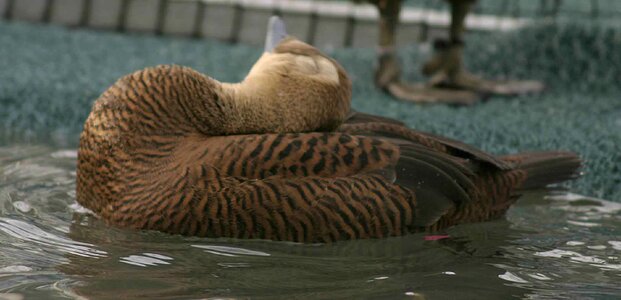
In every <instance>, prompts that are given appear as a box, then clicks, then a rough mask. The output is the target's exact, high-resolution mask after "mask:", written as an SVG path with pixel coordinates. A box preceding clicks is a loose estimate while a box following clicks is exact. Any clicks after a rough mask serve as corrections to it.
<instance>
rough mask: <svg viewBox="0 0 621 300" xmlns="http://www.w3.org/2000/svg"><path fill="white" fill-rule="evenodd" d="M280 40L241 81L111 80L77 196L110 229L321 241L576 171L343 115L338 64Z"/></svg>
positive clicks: (511, 195) (556, 158) (415, 223)
mask: <svg viewBox="0 0 621 300" xmlns="http://www.w3.org/2000/svg"><path fill="white" fill-rule="evenodd" d="M282 26H283V25H282V24H281V23H280V22H279V21H277V20H276V21H273V25H272V27H273V28H276V30H273V31H271V32H272V33H274V32H276V33H278V32H281V33H282V32H283V30H282V28H281V27H282ZM278 28H281V29H280V31H279V30H278ZM281 36H282V34H272V35H271V36H270V37H268V45H270V46H268V47H267V48H268V50H269V51H267V52H266V53H265V54H264V55H263V56H262V57H261V58H260V59H259V60H258V61H257V62H256V64H255V65H254V66H253V68H252V69H251V70H250V72H249V74H248V76H247V77H246V78H245V79H244V80H243V81H242V82H241V83H237V84H228V83H220V82H218V81H216V80H214V79H212V78H210V77H207V76H205V75H203V74H201V73H198V72H196V71H194V70H192V69H190V68H187V67H180V66H158V67H153V68H147V69H144V70H141V71H138V72H135V73H133V74H130V75H127V76H125V77H123V78H121V79H119V80H118V81H117V82H116V83H115V84H114V85H113V86H112V87H110V88H109V89H108V90H107V91H105V92H104V93H103V94H102V95H101V96H100V98H99V99H97V101H96V102H95V104H94V106H93V109H92V111H91V114H90V115H89V117H88V119H87V120H86V123H85V125H84V130H83V132H82V135H81V137H80V148H79V152H78V169H77V199H78V202H79V203H80V204H81V205H83V206H85V207H87V208H89V209H91V210H92V211H94V212H95V213H96V214H97V215H99V216H100V217H101V218H102V219H104V220H105V221H106V222H108V223H110V224H112V225H115V226H121V227H130V228H136V229H148V230H159V231H163V232H167V233H174V234H183V235H196V236H207V237H235V238H260V239H272V240H288V241H297V242H329V241H336V240H345V239H359V238H380V237H387V236H396V235H403V234H406V233H409V232H418V231H433V230H440V229H443V228H446V227H448V226H451V225H454V224H458V223H465V222H480V221H487V220H491V219H494V218H498V217H500V216H502V215H503V214H504V213H505V212H506V211H507V209H508V208H509V207H510V206H511V204H513V203H514V202H515V200H516V199H517V198H518V197H519V195H520V193H522V192H523V191H524V190H528V189H533V188H540V187H544V186H546V185H548V184H551V183H555V182H560V181H563V180H568V179H571V178H573V177H575V176H576V175H577V173H576V172H577V171H576V170H577V169H578V168H579V166H580V159H579V158H578V157H577V156H576V155H575V154H572V153H567V152H543V153H529V154H517V155H509V156H501V157H496V156H493V155H490V154H487V153H484V152H482V151H480V150H478V149H476V148H474V147H471V146H468V145H465V144H463V143H460V142H457V141H454V140H450V139H447V138H443V137H439V136H435V135H432V134H428V133H423V132H419V131H415V130H412V129H409V128H407V127H405V126H404V125H403V124H401V123H400V122H398V121H395V120H391V119H387V118H383V117H378V116H372V115H366V114H360V113H350V112H349V103H350V96H351V83H350V80H349V79H348V77H347V74H346V73H345V71H344V70H343V68H342V67H341V66H340V65H339V64H338V63H337V62H336V61H334V60H332V59H331V58H329V57H327V56H325V55H323V54H322V53H320V52H319V51H318V50H317V49H315V48H313V47H312V46H309V45H307V44H305V43H302V42H300V41H298V40H295V39H292V38H287V39H284V40H283V41H280V40H281ZM277 42H278V43H277ZM276 43H277V44H276ZM271 45H277V46H276V47H274V48H273V49H272V46H271Z"/></svg>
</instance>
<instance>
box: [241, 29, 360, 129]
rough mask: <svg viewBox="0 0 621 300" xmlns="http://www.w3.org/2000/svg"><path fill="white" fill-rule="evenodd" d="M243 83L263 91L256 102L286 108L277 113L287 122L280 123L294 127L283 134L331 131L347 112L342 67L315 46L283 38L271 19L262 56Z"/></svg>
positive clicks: (348, 93) (347, 89)
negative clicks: (259, 99)
mask: <svg viewBox="0 0 621 300" xmlns="http://www.w3.org/2000/svg"><path fill="white" fill-rule="evenodd" d="M243 83H244V85H245V86H246V87H249V88H250V89H251V90H255V91H257V92H258V93H266V94H267V95H266V96H264V97H261V99H262V100H261V101H268V102H270V104H271V105H273V106H274V107H282V109H287V110H288V111H287V112H284V111H283V115H286V116H287V117H288V118H292V120H283V121H284V122H285V123H287V124H289V125H291V126H293V127H296V128H287V129H286V130H285V131H314V130H331V129H334V128H336V127H337V126H338V125H339V124H340V123H341V122H342V121H343V120H344V119H345V117H346V116H347V114H348V112H349V107H350V101H351V81H350V80H349V78H348V76H347V73H346V72H345V70H344V69H343V67H341V65H339V64H338V63H337V62H336V61H335V60H333V59H332V58H330V57H328V56H326V55H324V54H323V53H321V52H320V51H319V50H317V48H315V47H313V46H311V45H308V44H306V43H304V42H302V41H300V40H297V39H295V38H292V37H288V36H286V33H285V32H284V24H283V23H282V21H280V19H278V18H277V17H272V19H271V20H270V25H269V30H268V36H267V41H266V51H265V53H264V54H263V55H262V56H261V58H259V60H258V61H257V62H256V63H255V64H254V66H253V67H252V69H251V70H250V72H249V73H248V75H247V76H246V78H245V79H244V82H243ZM291 123H293V124H291Z"/></svg>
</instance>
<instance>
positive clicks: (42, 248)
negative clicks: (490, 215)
mask: <svg viewBox="0 0 621 300" xmlns="http://www.w3.org/2000/svg"><path fill="white" fill-rule="evenodd" d="M75 159H76V152H75V150H58V149H50V148H46V147H42V146H41V147H37V146H14V147H4V148H2V147H0V292H3V293H7V294H4V295H2V294H0V299H63V298H65V299H66V298H77V299H83V298H88V299H111V298H116V299H119V298H121V299H125V298H145V299H171V298H174V299H179V298H181V299H197V298H212V297H213V298H248V297H252V298H286V299H290V298H299V299H308V298H310V299H339V298H349V299H358V298H371V299H376V298H381V299H385V298H391V299H448V298H455V299H509V298H526V299H560V298H571V299H621V285H620V284H619V282H621V204H620V203H615V202H609V201H603V200H599V199H591V198H588V197H582V196H578V195H574V194H564V195H557V196H555V197H554V198H552V199H551V198H544V196H543V194H541V193H533V194H530V195H527V196H525V197H523V198H522V199H521V200H520V201H519V202H518V203H517V204H516V205H515V206H514V207H513V208H512V209H511V210H510V211H509V213H508V215H507V217H506V218H505V219H503V220H498V221H494V222H488V223H480V224H469V225H461V226H457V227H454V228H452V229H450V230H448V232H447V233H446V234H448V236H449V238H445V239H439V240H429V238H428V237H427V238H426V237H425V235H424V234H415V235H408V236H405V237H399V238H389V239H385V240H368V241H352V242H339V243H336V244H332V245H300V244H293V243H285V242H269V241H242V240H229V239H203V238H188V237H181V236H171V235H166V234H161V233H157V232H137V231H130V230H121V229H116V228H110V227H107V226H105V225H104V224H103V223H102V222H100V221H98V220H97V219H96V218H95V217H93V216H92V215H90V214H89V213H88V212H87V211H85V210H84V209H83V208H81V207H79V206H78V205H76V204H75V193H74V189H75ZM587 176H588V175H587Z"/></svg>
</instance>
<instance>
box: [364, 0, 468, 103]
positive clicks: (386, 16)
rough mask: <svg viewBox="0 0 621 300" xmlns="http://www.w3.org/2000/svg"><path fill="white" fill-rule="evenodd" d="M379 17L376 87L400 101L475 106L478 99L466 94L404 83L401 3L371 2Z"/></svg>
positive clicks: (376, 0) (387, 1) (422, 84)
mask: <svg viewBox="0 0 621 300" xmlns="http://www.w3.org/2000/svg"><path fill="white" fill-rule="evenodd" d="M372 2H373V4H375V6H376V7H377V9H378V11H379V14H380V21H379V31H380V34H379V48H378V66H377V69H376V71H375V84H376V85H377V86H378V87H380V88H382V89H384V90H385V91H386V92H388V93H389V94H391V95H392V96H394V97H396V98H397V99H400V100H405V101H412V102H417V103H450V104H462V105H465V104H472V103H474V102H476V101H477V100H478V98H479V95H478V94H477V93H475V92H471V91H467V90H457V89H451V88H444V87H436V86H433V85H431V84H425V83H421V84H406V83H403V82H401V80H400V77H401V64H400V62H399V59H398V57H397V53H396V51H395V37H396V29H397V25H398V22H399V13H400V12H401V1H400V0H375V1H372Z"/></svg>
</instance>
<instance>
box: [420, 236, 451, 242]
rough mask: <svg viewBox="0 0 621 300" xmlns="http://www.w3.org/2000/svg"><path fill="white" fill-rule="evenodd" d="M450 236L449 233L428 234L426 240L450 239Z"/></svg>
mask: <svg viewBox="0 0 621 300" xmlns="http://www.w3.org/2000/svg"><path fill="white" fill-rule="evenodd" d="M448 238H449V236H448V235H426V236H425V241H437V240H443V239H448Z"/></svg>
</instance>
